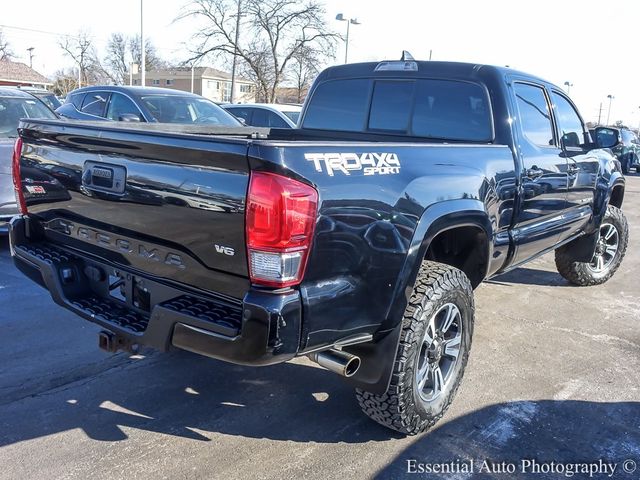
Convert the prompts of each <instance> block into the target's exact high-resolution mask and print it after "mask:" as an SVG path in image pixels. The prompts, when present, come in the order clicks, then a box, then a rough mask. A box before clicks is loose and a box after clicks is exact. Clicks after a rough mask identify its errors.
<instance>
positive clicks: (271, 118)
mask: <svg viewBox="0 0 640 480" xmlns="http://www.w3.org/2000/svg"><path fill="white" fill-rule="evenodd" d="M251 123H252V124H253V126H254V127H273V128H287V127H288V126H289V125H287V122H285V121H284V120H282V119H281V118H280V117H279V116H278V115H277V114H275V113H273V112H271V111H269V110H267V109H264V108H256V109H255V110H254V111H253V118H252V119H251Z"/></svg>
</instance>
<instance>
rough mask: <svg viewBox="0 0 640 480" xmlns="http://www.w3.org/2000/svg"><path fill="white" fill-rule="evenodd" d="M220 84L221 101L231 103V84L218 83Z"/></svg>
mask: <svg viewBox="0 0 640 480" xmlns="http://www.w3.org/2000/svg"><path fill="white" fill-rule="evenodd" d="M218 83H222V95H221V97H222V101H223V102H225V103H229V102H230V101H231V82H218Z"/></svg>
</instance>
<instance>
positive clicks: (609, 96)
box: [607, 95, 616, 126]
mask: <svg viewBox="0 0 640 480" xmlns="http://www.w3.org/2000/svg"><path fill="white" fill-rule="evenodd" d="M607 98H608V99H609V110H608V111H607V126H609V120H611V102H613V99H614V98H616V97H614V96H613V95H607Z"/></svg>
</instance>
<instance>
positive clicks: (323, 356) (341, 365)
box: [309, 349, 360, 378]
mask: <svg viewBox="0 0 640 480" xmlns="http://www.w3.org/2000/svg"><path fill="white" fill-rule="evenodd" d="M309 358H310V359H311V361H312V362H315V363H317V364H318V365H320V366H321V367H323V368H326V369H327V370H329V371H331V372H333V373H337V374H338V375H341V376H343V377H347V378H348V377H352V376H353V375H355V374H356V372H357V371H358V369H359V368H360V357H357V356H355V355H352V354H350V353H347V352H343V351H342V350H335V349H331V350H323V351H322V352H315V353H310V354H309Z"/></svg>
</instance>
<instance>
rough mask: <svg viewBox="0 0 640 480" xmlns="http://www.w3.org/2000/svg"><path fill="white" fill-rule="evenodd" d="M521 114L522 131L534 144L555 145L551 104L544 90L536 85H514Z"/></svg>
mask: <svg viewBox="0 0 640 480" xmlns="http://www.w3.org/2000/svg"><path fill="white" fill-rule="evenodd" d="M513 89H514V91H515V94H516V101H517V104H518V112H519V114H520V124H521V126H522V133H524V135H525V136H526V137H527V138H528V139H529V140H530V141H531V142H533V143H534V144H536V145H539V146H542V147H548V146H553V145H555V141H554V139H553V125H552V123H551V114H550V111H549V104H548V103H547V97H546V96H545V94H544V90H543V89H542V88H541V87H536V86H535V85H529V84H526V83H516V84H514V86H513Z"/></svg>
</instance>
